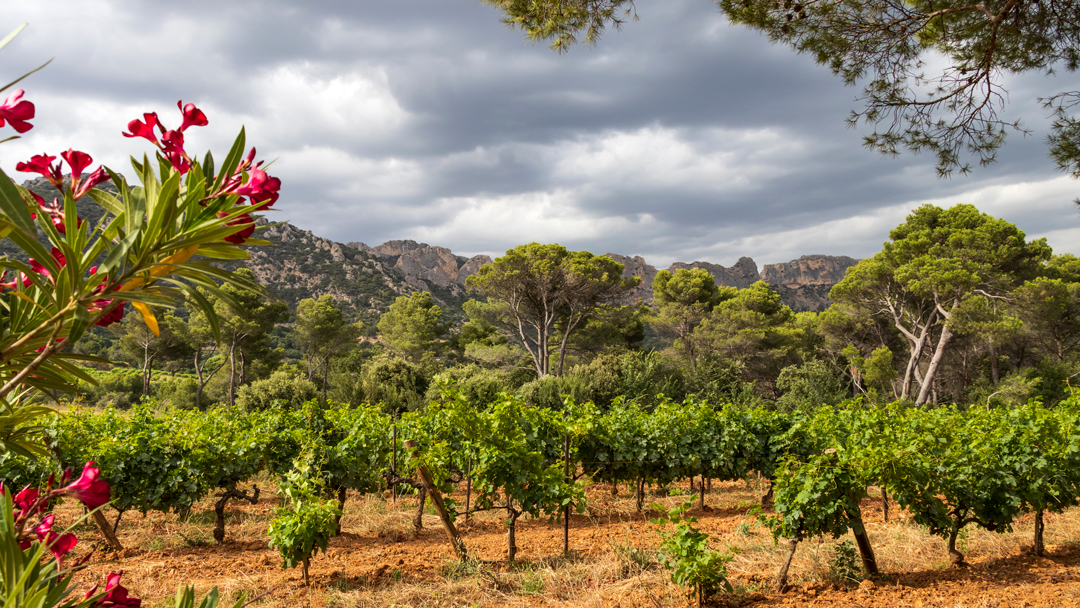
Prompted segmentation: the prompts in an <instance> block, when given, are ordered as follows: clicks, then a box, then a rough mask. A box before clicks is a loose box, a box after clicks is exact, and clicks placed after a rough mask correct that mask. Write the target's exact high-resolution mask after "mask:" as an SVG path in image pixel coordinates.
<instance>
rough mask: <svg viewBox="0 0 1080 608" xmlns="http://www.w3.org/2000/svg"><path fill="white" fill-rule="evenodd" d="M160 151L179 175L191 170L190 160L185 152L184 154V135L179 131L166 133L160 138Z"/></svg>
mask: <svg viewBox="0 0 1080 608" xmlns="http://www.w3.org/2000/svg"><path fill="white" fill-rule="evenodd" d="M161 151H162V152H163V153H164V154H165V158H167V159H168V160H169V164H171V165H172V166H173V169H176V170H177V171H179V172H180V173H181V174H184V173H187V172H188V170H189V169H191V160H190V159H189V158H188V155H187V152H184V134H183V133H182V132H181V131H166V132H165V134H164V135H162V136H161Z"/></svg>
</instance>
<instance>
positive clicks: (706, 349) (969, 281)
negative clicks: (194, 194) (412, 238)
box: [74, 205, 1080, 414]
mask: <svg viewBox="0 0 1080 608" xmlns="http://www.w3.org/2000/svg"><path fill="white" fill-rule="evenodd" d="M889 236H890V240H889V241H888V242H886V243H885V244H884V246H883V248H882V250H881V251H880V252H878V253H877V254H875V255H874V256H872V257H868V258H866V259H864V260H862V261H861V262H860V263H859V264H858V265H857V266H855V267H852V268H851V269H849V270H848V273H847V276H846V277H845V278H844V280H843V281H842V282H840V283H839V284H838V285H836V286H835V287H834V288H833V289H832V291H831V294H830V296H831V300H832V305H831V306H830V307H829V308H828V309H827V310H826V311H824V312H821V313H813V312H799V313H795V312H793V311H792V310H791V309H790V308H789V307H787V306H785V305H784V304H783V303H782V302H781V301H780V297H779V294H777V292H776V291H775V290H774V289H773V288H772V287H770V286H769V285H768V284H767V283H764V282H759V283H757V284H754V285H752V286H750V287H749V288H746V289H741V290H740V289H736V288H733V287H724V286H717V285H716V283H715V281H714V279H713V277H712V276H711V275H709V274H708V272H706V271H705V270H701V269H691V270H687V269H678V270H676V271H675V272H670V271H661V272H660V273H659V274H658V275H657V276H656V278H655V280H654V282H653V284H652V288H653V294H654V295H653V300H652V302H651V303H645V302H641V301H636V302H630V303H627V302H626V299H627V298H626V297H625V294H626V292H627V291H628V290H629V289H630V288H632V287H634V286H635V285H636V284H637V283H638V282H639V281H640V280H635V279H633V278H629V279H626V278H623V277H622V275H621V273H622V268H621V266H620V265H619V264H617V263H615V262H613V261H612V260H610V259H608V258H606V257H604V256H594V255H592V254H590V253H588V252H574V251H569V250H567V249H566V248H564V247H561V246H559V245H555V244H552V245H540V244H536V243H532V244H528V245H522V246H519V247H516V248H514V249H512V250H510V251H508V252H507V253H506V255H505V256H503V257H500V258H497V259H496V260H495V261H494V262H493V263H492V264H490V265H488V266H485V267H484V268H482V269H481V271H480V273H478V274H477V275H475V276H473V277H470V279H469V281H468V284H467V285H468V290H469V292H468V293H469V297H470V299H469V300H468V301H466V302H465V303H464V305H463V307H462V308H463V311H464V313H465V314H464V317H465V318H464V320H463V321H461V322H458V323H453V322H452V321H450V320H448V319H449V317H450V315H448V314H447V313H446V311H444V310H442V308H440V306H439V305H438V304H437V303H436V302H435V301H434V300H433V298H432V295H431V294H429V293H426V292H422V291H417V292H413V293H412V294H410V295H408V296H399V297H397V298H396V300H392V302H391V304H390V305H389V306H388V307H387V309H386V310H385V312H383V313H382V314H381V316H380V317H379V318H378V322H377V324H375V326H374V327H371V326H370V324H369V325H365V324H364V323H363V322H360V321H358V320H357V319H356V318H350V316H348V315H347V313H345V312H343V310H342V308H343V307H342V306H340V305H339V304H338V303H336V302H335V301H334V298H333V297H332V296H331V295H326V294H324V295H321V296H318V297H312V298H303V299H301V300H300V301H299V302H298V304H297V305H296V306H295V310H290V309H289V307H288V306H287V305H286V304H285V303H284V302H282V301H278V300H276V299H274V298H272V297H270V298H266V297H260V295H259V294H258V293H256V292H254V291H247V290H244V289H241V288H236V287H232V286H226V287H225V288H224V289H226V290H230V291H229V293H230V295H231V296H233V297H234V298H236V299H237V301H239V302H242V307H241V310H240V311H239V312H238V311H237V310H235V309H232V308H231V307H229V306H227V305H226V304H225V303H224V302H222V301H219V300H215V298H214V296H213V295H211V294H205V297H206V298H207V299H208V300H209V301H210V302H211V303H212V305H213V306H214V309H215V310H216V311H217V312H218V316H219V318H220V326H221V329H222V331H221V332H220V333H219V337H218V338H217V339H215V337H214V332H213V331H212V329H211V326H210V324H209V322H208V320H207V319H206V316H205V314H203V313H201V312H200V311H199V309H198V306H195V305H192V304H189V305H185V306H182V307H179V308H177V309H175V310H172V311H168V312H164V314H163V315H162V317H161V323H160V329H161V331H160V333H159V334H157V335H155V334H154V333H153V332H152V331H151V330H150V329H149V328H148V327H147V326H146V323H145V322H144V321H143V319H142V316H141V315H139V314H136V313H134V312H132V313H129V314H128V315H127V316H126V317H125V318H124V320H123V322H122V323H119V324H116V325H114V326H112V327H109V328H93V329H92V330H91V331H89V332H87V334H86V335H85V336H84V337H83V338H82V339H81V340H80V341H79V342H78V343H76V344H75V345H74V350H75V351H76V352H81V353H85V354H88V355H98V356H101V357H104V358H107V359H109V360H111V361H115V362H117V364H116V365H100V366H99V367H100V369H98V370H95V371H93V372H92V373H93V375H94V377H95V379H96V380H97V383H98V384H97V385H96V386H94V385H92V384H89V383H83V384H82V385H80V394H79V397H78V398H79V399H81V401H82V402H84V403H88V404H97V405H106V404H113V405H116V406H119V407H126V406H129V405H131V404H133V403H136V402H138V401H140V400H142V399H152V400H155V401H157V402H158V403H161V404H163V405H164V404H171V405H174V406H177V407H181V408H191V407H195V408H202V409H205V408H207V407H210V406H212V405H214V404H222V405H233V404H237V405H240V406H242V407H245V408H249V409H265V408H267V407H271V406H273V405H298V404H300V403H303V402H304V401H306V400H308V399H311V398H316V397H318V398H322V399H330V400H333V401H335V402H338V403H346V404H351V405H354V406H355V405H359V404H360V403H372V404H383V407H384V408H385V410H386V411H387V412H388V413H392V414H393V413H400V412H403V411H411V410H416V409H421V408H423V407H424V405H425V404H426V403H428V402H430V401H432V400H435V399H436V398H437V397H438V391H437V388H436V381H437V380H438V379H447V380H452V381H454V382H455V383H456V384H457V385H458V387H459V388H460V390H462V391H464V392H465V393H466V394H467V395H468V396H469V397H470V399H471V400H473V401H474V402H477V403H484V402H490V401H492V400H494V398H495V396H496V395H497V394H499V393H501V392H509V393H515V394H518V395H520V396H522V397H523V398H524V399H525V400H526V401H527V402H528V403H529V404H532V405H537V406H542V407H552V408H556V409H557V408H559V407H560V404H561V403H562V401H563V399H564V398H565V397H568V396H569V397H572V398H573V399H575V400H576V401H578V402H586V401H591V402H593V403H596V404H598V405H600V406H601V407H606V406H607V405H609V404H610V403H611V402H612V401H613V400H614V399H615V398H617V397H619V396H623V397H625V398H627V399H635V400H638V401H641V402H645V403H649V402H655V401H656V400H657V399H662V398H664V397H666V398H669V399H675V400H682V399H684V398H686V397H688V396H695V397H698V398H701V399H708V400H713V401H723V402H729V403H733V404H736V405H738V406H740V407H745V408H748V409H749V408H757V407H764V408H767V409H773V410H778V411H781V412H792V411H795V410H798V409H800V408H806V407H816V406H819V405H822V404H835V403H839V402H841V401H843V400H845V399H852V398H861V399H863V400H864V401H865V402H867V403H872V404H876V405H883V404H886V403H891V402H896V401H899V402H901V403H907V404H909V405H911V406H923V405H926V404H946V403H955V404H958V405H961V406H962V407H969V406H973V405H979V406H1008V405H1011V404H1016V403H1024V402H1026V401H1028V400H1029V399H1033V398H1037V399H1039V400H1040V401H1041V402H1042V403H1043V404H1045V405H1046V406H1053V405H1054V404H1055V403H1057V402H1058V401H1060V400H1061V399H1063V398H1064V396H1065V390H1066V387H1067V385H1068V383H1069V379H1070V378H1071V377H1072V376H1073V375H1074V374H1075V373H1076V372H1075V368H1076V357H1077V346H1078V345H1080V259H1078V258H1077V257H1076V256H1074V255H1072V254H1069V253H1063V254H1054V253H1053V252H1052V251H1051V249H1050V247H1049V246H1048V245H1047V244H1046V242H1045V241H1044V240H1042V239H1036V240H1028V239H1027V238H1026V236H1025V234H1024V233H1023V231H1021V230H1020V229H1019V228H1017V227H1016V226H1014V225H1012V224H1010V223H1009V222H1006V221H1004V220H1001V219H998V218H994V217H991V216H989V215H987V214H985V213H981V212H980V211H978V210H977V209H976V208H975V207H972V206H970V205H958V206H956V207H952V208H950V209H941V208H938V207H935V206H930V205H927V206H924V207H921V208H919V209H917V210H915V211H914V212H913V213H912V214H911V215H910V216H909V217H908V218H907V220H906V221H905V222H904V223H903V224H901V225H900V226H897V227H896V228H895V229H893V230H892V232H891V233H890V235H889ZM237 274H238V275H240V276H244V277H245V278H247V279H249V280H251V279H253V277H252V275H251V274H250V272H249V271H247V270H245V269H239V270H237ZM365 276H367V275H365ZM459 315H460V313H459ZM455 316H458V315H455ZM659 395H662V397H658V396H659Z"/></svg>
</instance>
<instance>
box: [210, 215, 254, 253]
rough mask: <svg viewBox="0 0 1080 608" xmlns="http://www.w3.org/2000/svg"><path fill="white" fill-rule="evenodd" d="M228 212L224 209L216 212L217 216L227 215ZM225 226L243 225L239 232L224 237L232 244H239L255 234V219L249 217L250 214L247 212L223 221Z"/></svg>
mask: <svg viewBox="0 0 1080 608" xmlns="http://www.w3.org/2000/svg"><path fill="white" fill-rule="evenodd" d="M228 216H229V214H228V213H225V212H224V211H219V212H218V217H228ZM225 225H226V226H244V228H243V229H242V230H240V231H239V232H234V233H233V234H230V235H229V236H227V237H225V240H226V241H228V242H230V243H232V244H233V245H241V244H243V243H244V241H246V240H248V238H250V237H251V235H252V234H255V221H254V220H252V219H251V216H250V215H249V214H247V213H244V214H241V215H238V216H236V217H234V218H233V219H231V220H229V221H227V222H225Z"/></svg>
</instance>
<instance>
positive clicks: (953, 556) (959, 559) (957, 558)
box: [949, 527, 964, 566]
mask: <svg viewBox="0 0 1080 608" xmlns="http://www.w3.org/2000/svg"><path fill="white" fill-rule="evenodd" d="M959 534H960V528H959V527H954V528H953V529H952V530H950V531H949V561H950V562H952V565H954V566H960V565H963V563H964V554H963V553H960V552H959V551H957V550H956V537H957V535H959Z"/></svg>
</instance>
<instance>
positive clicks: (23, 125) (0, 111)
mask: <svg viewBox="0 0 1080 608" xmlns="http://www.w3.org/2000/svg"><path fill="white" fill-rule="evenodd" d="M22 96H23V90H22V89H15V91H14V92H12V93H11V95H8V98H7V99H5V100H4V102H3V103H0V127H2V126H4V121H5V120H6V121H7V122H9V123H11V128H12V129H15V131H17V132H18V133H26V132H27V131H29V130H30V129H33V128H34V125H32V124H30V123H28V122H26V121H28V120H30V119H31V118H33V117H34V104H32V103H30V102H29V101H26V100H25V99H23V98H22Z"/></svg>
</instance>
